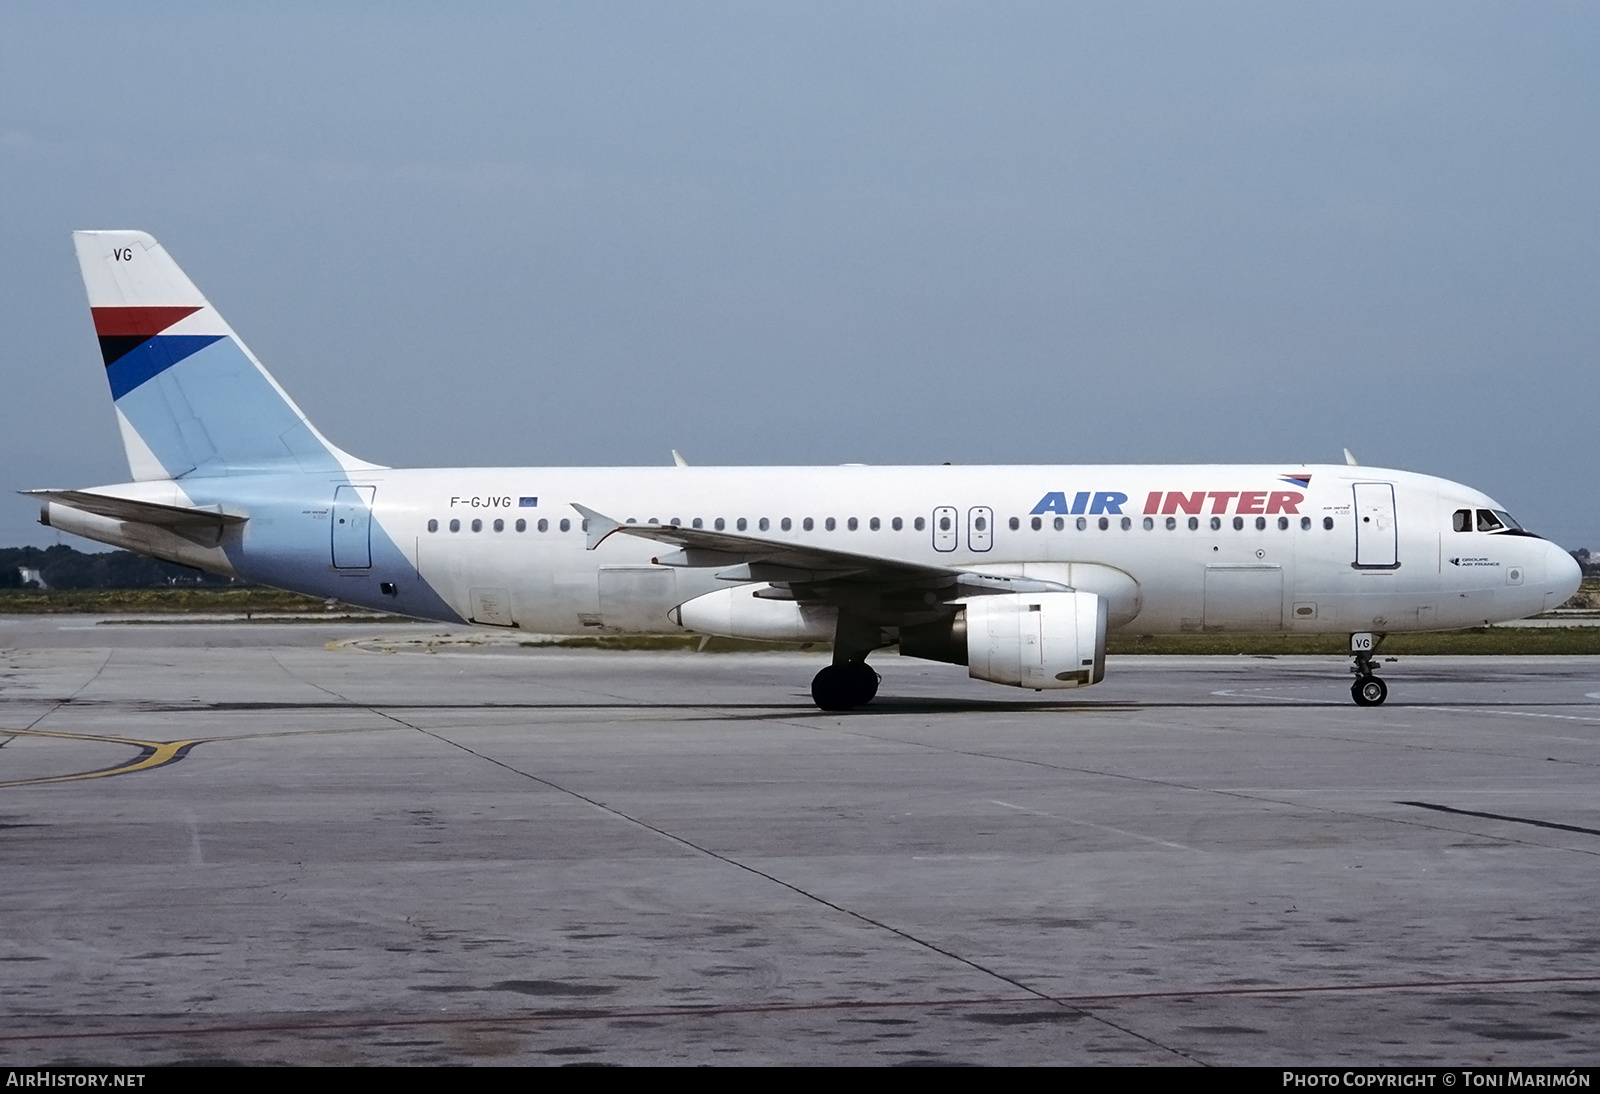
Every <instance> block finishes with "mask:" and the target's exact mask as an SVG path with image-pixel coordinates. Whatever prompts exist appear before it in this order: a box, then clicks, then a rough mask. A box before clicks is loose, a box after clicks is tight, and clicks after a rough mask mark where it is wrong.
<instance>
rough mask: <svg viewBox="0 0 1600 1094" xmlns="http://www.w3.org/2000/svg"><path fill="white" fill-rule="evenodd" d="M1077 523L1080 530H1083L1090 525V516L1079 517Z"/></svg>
mask: <svg viewBox="0 0 1600 1094" xmlns="http://www.w3.org/2000/svg"><path fill="white" fill-rule="evenodd" d="M1077 525H1078V531H1080V532H1081V531H1083V530H1084V529H1085V528H1087V527H1089V518H1088V517H1079V518H1078V520H1077Z"/></svg>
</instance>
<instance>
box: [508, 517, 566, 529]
mask: <svg viewBox="0 0 1600 1094" xmlns="http://www.w3.org/2000/svg"><path fill="white" fill-rule="evenodd" d="M561 523H562V524H565V523H567V522H566V521H562V522H561ZM516 528H517V531H519V532H526V531H527V530H528V522H527V521H525V520H522V519H520V518H519V519H518V520H517V524H516Z"/></svg>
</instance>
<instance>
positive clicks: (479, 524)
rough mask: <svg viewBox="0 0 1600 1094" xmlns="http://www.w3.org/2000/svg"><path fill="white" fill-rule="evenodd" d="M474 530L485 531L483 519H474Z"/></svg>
mask: <svg viewBox="0 0 1600 1094" xmlns="http://www.w3.org/2000/svg"><path fill="white" fill-rule="evenodd" d="M472 530H473V531H474V532H481V531H483V521H481V520H474V521H473V522H472Z"/></svg>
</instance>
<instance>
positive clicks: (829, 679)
mask: <svg viewBox="0 0 1600 1094" xmlns="http://www.w3.org/2000/svg"><path fill="white" fill-rule="evenodd" d="M879 679H880V677H879V676H878V674H877V673H876V672H874V671H872V668H871V667H870V666H868V664H867V663H866V662H865V661H841V662H839V663H838V664H836V665H829V666H828V667H827V668H825V669H823V670H822V671H821V672H819V673H817V675H816V676H815V677H814V678H813V679H812V681H811V698H812V700H813V701H814V702H815V703H816V704H817V706H819V707H821V708H822V709H823V710H854V709H855V708H856V707H859V706H865V705H866V704H867V703H870V702H872V697H873V696H874V695H877V694H878V681H879Z"/></svg>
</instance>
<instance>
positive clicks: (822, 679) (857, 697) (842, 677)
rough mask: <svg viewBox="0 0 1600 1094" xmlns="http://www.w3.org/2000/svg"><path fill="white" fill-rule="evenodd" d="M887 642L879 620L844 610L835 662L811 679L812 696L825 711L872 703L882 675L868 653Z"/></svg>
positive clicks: (836, 638)
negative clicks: (871, 661) (873, 664)
mask: <svg viewBox="0 0 1600 1094" xmlns="http://www.w3.org/2000/svg"><path fill="white" fill-rule="evenodd" d="M883 644H884V639H883V629H882V628H881V627H879V626H878V625H877V624H876V623H873V622H871V621H869V620H867V619H863V618H862V617H860V616H858V615H856V614H854V613H853V612H847V611H840V612H839V624H838V627H837V628H836V629H835V631H834V637H833V664H831V665H829V666H828V667H827V668H825V669H823V670H822V671H821V672H819V673H817V675H816V676H815V677H814V678H813V679H812V681H811V698H812V700H813V701H814V702H815V703H816V704H817V706H819V707H821V708H822V709H823V710H854V709H855V708H856V707H860V706H865V705H866V704H868V703H870V702H872V697H873V696H874V695H877V694H878V680H879V679H880V677H879V676H878V674H877V673H876V672H873V671H872V669H871V668H869V667H868V666H867V654H869V653H871V652H872V651H873V650H875V649H878V648H879V647H881V646H882V645H883Z"/></svg>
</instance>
